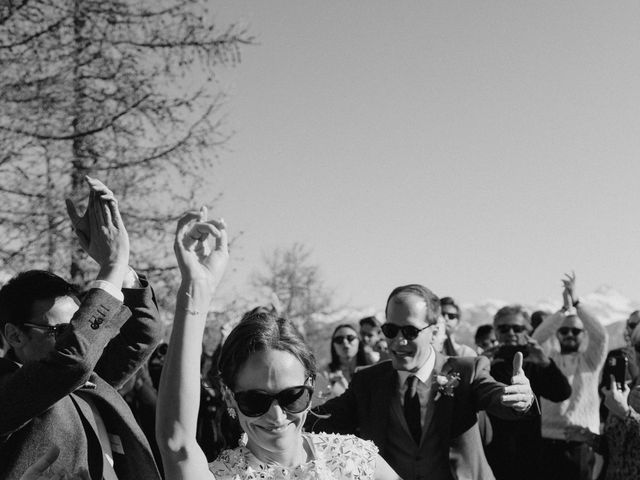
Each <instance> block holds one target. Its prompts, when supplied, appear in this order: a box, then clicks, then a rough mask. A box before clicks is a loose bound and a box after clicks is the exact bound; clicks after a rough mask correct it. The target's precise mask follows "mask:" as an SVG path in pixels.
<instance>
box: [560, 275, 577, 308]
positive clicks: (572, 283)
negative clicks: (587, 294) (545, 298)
mask: <svg viewBox="0 0 640 480" xmlns="http://www.w3.org/2000/svg"><path fill="white" fill-rule="evenodd" d="M564 277H565V278H563V279H562V285H563V286H564V291H563V292H562V297H563V300H564V306H565V307H566V308H569V307H570V306H571V305H572V304H573V302H575V301H576V298H577V297H576V274H575V272H571V273H565V275H564Z"/></svg>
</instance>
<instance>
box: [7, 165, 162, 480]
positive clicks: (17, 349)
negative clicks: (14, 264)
mask: <svg viewBox="0 0 640 480" xmlns="http://www.w3.org/2000/svg"><path fill="white" fill-rule="evenodd" d="M87 183H88V184H89V187H90V191H91V193H90V197H89V204H88V207H87V211H86V212H85V214H84V216H82V217H80V216H79V215H78V214H77V212H76V210H75V207H73V204H71V203H68V208H69V215H70V217H71V221H72V223H73V225H74V229H75V232H76V234H77V236H78V238H79V240H80V244H81V245H82V247H83V248H84V249H85V251H86V252H87V253H88V254H89V256H90V257H91V258H93V259H94V260H95V261H96V262H97V263H98V265H99V267H100V268H99V272H98V275H97V280H96V281H95V282H93V283H92V284H90V286H89V291H88V292H87V293H86V294H85V295H83V296H81V295H79V293H78V292H77V291H76V289H75V287H74V286H73V285H71V284H69V283H68V282H67V281H65V280H64V279H62V278H61V277H59V276H57V275H55V274H53V273H50V272H46V271H41V270H30V271H27V272H22V273H20V274H18V275H16V276H15V277H14V278H12V279H11V280H10V281H9V282H7V283H6V284H5V285H4V286H3V287H2V289H0V330H1V331H2V333H3V334H4V336H5V338H6V339H7V342H8V344H9V346H10V350H9V352H8V353H7V355H6V356H5V357H4V358H2V359H0V478H2V479H8V480H14V479H17V478H19V477H20V476H21V475H22V474H23V473H24V472H25V470H27V468H29V467H30V466H31V465H33V464H34V463H35V462H36V461H37V459H38V458H40V457H41V456H42V455H43V454H44V453H45V452H47V451H48V449H49V448H50V446H51V444H52V443H54V444H57V445H58V447H59V448H60V457H59V460H58V462H59V463H60V465H61V466H63V467H64V468H65V469H66V470H67V471H69V472H77V471H79V470H81V469H86V470H88V471H89V473H90V475H91V477H92V478H97V479H102V478H105V479H107V480H112V479H119V480H138V479H140V478H144V479H145V480H146V479H149V480H152V479H159V478H160V474H159V472H158V469H157V468H156V464H155V462H154V459H153V455H152V453H151V449H150V447H149V443H148V442H147V440H146V438H145V437H144V434H143V432H142V431H141V430H140V427H139V426H138V424H137V423H136V421H135V419H134V417H133V415H132V414H131V410H130V409H129V407H128V406H127V404H126V403H125V401H124V400H123V399H122V397H121V396H120V395H119V394H118V392H117V389H118V388H119V387H121V386H122V385H123V384H124V383H125V382H126V381H127V379H128V378H129V377H130V376H131V375H133V374H134V372H135V371H136V370H137V369H138V368H139V367H140V366H141V365H142V364H143V363H144V362H145V361H146V360H147V358H148V357H149V355H150V354H151V352H152V351H153V349H154V348H155V345H156V344H157V342H158V341H159V339H160V335H161V333H162V324H161V322H160V320H159V316H158V310H157V307H156V303H155V299H154V295H153V292H152V290H151V287H150V286H149V284H148V282H147V281H146V279H145V278H144V277H143V276H142V275H137V274H136V273H135V272H134V271H133V270H131V269H130V268H129V267H128V263H129V237H128V235H127V231H126V229H125V227H124V225H123V223H122V219H121V217H120V212H119V210H118V206H117V202H116V200H115V197H114V196H113V193H112V192H111V191H110V190H108V189H107V187H105V186H104V185H103V184H102V183H100V182H99V181H97V180H94V179H90V178H88V177H87Z"/></svg>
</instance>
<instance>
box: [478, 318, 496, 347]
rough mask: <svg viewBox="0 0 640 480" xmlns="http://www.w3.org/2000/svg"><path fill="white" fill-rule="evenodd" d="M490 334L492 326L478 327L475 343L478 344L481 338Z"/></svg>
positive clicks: (488, 324)
mask: <svg viewBox="0 0 640 480" xmlns="http://www.w3.org/2000/svg"><path fill="white" fill-rule="evenodd" d="M491 332H493V325H491V324H490V323H487V324H485V325H480V326H479V327H478V329H477V330H476V335H475V342H476V343H478V342H479V341H480V340H482V339H483V338H485V337H487V336H489V335H491Z"/></svg>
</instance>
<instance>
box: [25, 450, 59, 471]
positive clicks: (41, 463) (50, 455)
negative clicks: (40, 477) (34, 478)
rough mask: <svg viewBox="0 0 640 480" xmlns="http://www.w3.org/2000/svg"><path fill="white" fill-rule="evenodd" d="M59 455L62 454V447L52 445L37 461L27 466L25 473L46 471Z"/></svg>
mask: <svg viewBox="0 0 640 480" xmlns="http://www.w3.org/2000/svg"><path fill="white" fill-rule="evenodd" d="M58 455H60V449H59V448H58V447H57V446H56V445H52V446H51V448H49V450H47V453H45V454H44V455H43V456H42V457H40V458H39V459H38V461H37V462H36V463H34V464H33V465H31V466H30V467H29V468H27V470H26V471H25V475H26V474H30V475H35V474H41V473H44V471H45V470H46V469H47V468H49V467H50V466H51V465H53V463H54V462H55V461H56V459H57V458H58Z"/></svg>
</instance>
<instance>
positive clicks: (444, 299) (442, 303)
mask: <svg viewBox="0 0 640 480" xmlns="http://www.w3.org/2000/svg"><path fill="white" fill-rule="evenodd" d="M445 305H450V306H452V307H453V308H455V309H456V312H457V313H458V315H460V307H459V306H458V304H457V303H456V301H455V300H454V299H453V298H452V297H442V298H441V299H440V309H442V307H444V306H445Z"/></svg>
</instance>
